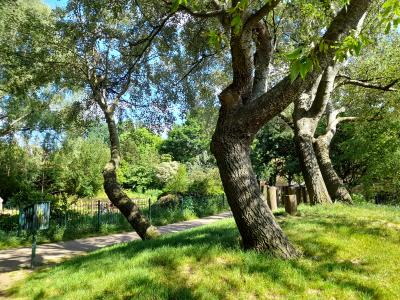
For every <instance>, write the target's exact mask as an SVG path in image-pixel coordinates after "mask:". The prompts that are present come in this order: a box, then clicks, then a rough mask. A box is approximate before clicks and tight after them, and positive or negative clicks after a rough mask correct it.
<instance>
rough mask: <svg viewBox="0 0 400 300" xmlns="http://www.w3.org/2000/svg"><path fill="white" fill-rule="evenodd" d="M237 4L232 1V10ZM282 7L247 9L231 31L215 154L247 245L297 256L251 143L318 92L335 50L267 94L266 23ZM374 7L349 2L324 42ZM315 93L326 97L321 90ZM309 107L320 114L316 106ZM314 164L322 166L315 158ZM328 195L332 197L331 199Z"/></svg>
mask: <svg viewBox="0 0 400 300" xmlns="http://www.w3.org/2000/svg"><path fill="white" fill-rule="evenodd" d="M237 3H238V1H232V6H235V5H236V4H237ZM278 3H279V1H267V3H266V4H265V5H263V6H262V7H261V9H259V10H258V11H256V12H253V11H251V10H250V9H246V10H245V11H243V13H242V16H241V17H242V21H243V27H242V28H241V30H240V32H235V33H233V32H227V35H230V50H231V57H232V71H233V80H232V83H231V84H230V85H229V86H227V87H226V88H225V89H224V90H223V91H222V92H221V94H220V95H219V100H220V103H221V109H220V112H219V118H218V123H217V127H216V129H215V132H214V135H213V139H212V143H211V151H212V153H213V154H214V156H215V158H216V160H217V164H218V168H219V170H220V174H221V179H222V183H223V185H224V189H225V192H226V195H227V199H228V202H229V205H230V207H231V209H232V212H233V216H234V218H235V221H236V224H237V226H238V229H239V232H240V234H241V236H242V240H243V246H244V247H245V248H246V249H256V250H258V251H266V252H270V253H271V254H273V255H276V256H279V257H283V258H294V257H297V256H298V255H299V253H298V251H297V250H296V249H295V248H294V247H293V245H292V244H291V243H290V242H289V241H288V239H287V238H286V236H285V235H284V233H283V232H282V230H281V228H280V227H279V225H278V224H277V223H276V221H275V219H274V217H273V215H272V213H271V211H270V209H269V208H268V205H267V204H266V202H264V201H263V199H262V195H261V191H260V188H259V186H258V183H257V180H256V176H255V174H254V172H253V169H252V166H251V161H250V155H249V154H250V144H251V142H252V141H253V139H254V137H255V135H256V133H257V132H258V131H259V130H260V128H261V127H262V126H263V125H264V124H265V123H266V122H268V121H269V120H271V119H272V118H273V117H275V116H276V115H278V114H279V113H281V112H282V111H283V110H284V109H285V108H286V107H287V106H288V105H289V104H290V103H292V102H293V101H294V100H296V99H298V98H299V97H300V95H301V94H302V93H303V92H304V91H310V90H313V91H314V88H315V82H316V81H318V82H319V81H321V78H322V74H321V73H322V72H321V70H323V72H324V71H325V70H326V69H327V68H328V67H330V66H331V65H332V64H333V61H334V56H335V50H334V49H333V47H331V48H329V50H328V51H327V52H324V53H322V52H320V51H319V49H318V47H316V49H314V51H315V53H316V59H317V60H318V61H319V65H320V68H314V70H313V71H311V72H310V73H309V74H308V76H307V78H306V79H305V80H302V79H300V78H298V79H296V80H295V81H294V82H292V81H291V79H290V76H287V77H285V78H284V79H282V80H281V81H280V82H278V83H277V84H275V85H274V86H273V87H272V88H271V89H270V90H268V91H267V86H268V85H267V80H268V78H267V77H268V66H269V62H270V61H271V57H272V53H273V46H272V37H271V35H270V31H269V30H268V25H267V24H266V23H264V22H263V20H262V19H263V18H264V17H265V16H266V15H268V13H269V12H270V11H271V10H272V9H273V8H274V7H275V6H276V5H277V4H278ZM370 3H371V1H370V0H352V1H350V4H349V5H348V6H347V7H346V8H343V9H342V10H341V11H340V12H339V13H338V14H337V16H336V17H335V18H334V20H333V21H332V23H331V24H330V26H329V27H328V28H327V30H326V33H325V34H324V36H323V39H324V40H325V42H327V43H329V44H331V43H332V44H333V43H335V41H338V40H340V39H342V38H343V37H344V36H346V35H347V34H348V33H349V31H350V30H351V29H355V28H356V26H357V23H358V20H359V19H360V18H361V17H362V15H363V14H364V12H365V11H366V10H367V8H368V6H369V5H370ZM203 15H204V16H205V14H203ZM230 18H231V15H230V14H225V15H224V16H223V17H220V20H221V22H222V23H223V24H222V25H223V27H224V28H231V26H230V24H231V23H230V22H231V19H230ZM254 49H255V51H254ZM324 82H325V81H324ZM315 92H319V93H323V91H322V89H321V90H319V89H317V88H315ZM307 109H311V111H312V112H313V113H314V111H315V107H314V106H312V107H311V108H310V107H307ZM309 119H310V118H309ZM299 136H300V137H305V138H306V137H307V136H303V132H299ZM312 137H313V135H312ZM312 142H313V141H312V139H311V140H310V139H305V140H304V143H302V146H303V145H304V146H305V147H307V148H306V149H310V150H311V151H313V144H312ZM314 158H315V157H314ZM305 162H306V163H307V162H308V161H307V160H305ZM313 162H315V165H316V166H318V162H317V161H316V158H315V160H314V161H313ZM321 178H322V175H321ZM326 194H327V195H328V193H326ZM327 197H328V199H329V195H328V196H327Z"/></svg>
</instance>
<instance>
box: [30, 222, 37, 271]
mask: <svg viewBox="0 0 400 300" xmlns="http://www.w3.org/2000/svg"><path fill="white" fill-rule="evenodd" d="M35 256H36V230H33V232H32V254H31V269H33V268H34V266H35V263H34V261H35Z"/></svg>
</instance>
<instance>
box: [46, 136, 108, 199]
mask: <svg viewBox="0 0 400 300" xmlns="http://www.w3.org/2000/svg"><path fill="white" fill-rule="evenodd" d="M108 157H109V150H108V147H107V145H105V144H104V143H103V141H101V140H99V139H97V138H92V137H89V138H87V139H83V138H80V137H78V138H71V139H67V140H66V142H65V144H64V145H63V147H62V148H61V149H60V150H59V151H57V152H56V153H55V154H54V157H53V159H52V163H53V164H54V165H53V167H52V169H51V172H52V173H51V177H52V180H53V182H54V184H53V187H52V188H53V189H54V191H53V192H63V193H66V194H68V195H75V196H78V197H93V196H94V195H96V194H97V192H98V191H100V190H101V189H102V185H103V178H102V173H101V172H102V169H103V166H104V165H105V164H106V162H107V161H108Z"/></svg>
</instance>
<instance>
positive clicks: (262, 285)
mask: <svg viewBox="0 0 400 300" xmlns="http://www.w3.org/2000/svg"><path fill="white" fill-rule="evenodd" d="M278 215H279V216H278V219H279V222H280V223H281V225H282V227H283V228H284V230H285V232H286V233H287V234H288V235H289V237H290V239H291V240H292V241H293V242H294V243H295V244H296V246H297V247H298V248H299V249H301V250H302V252H303V257H302V258H301V259H298V260H295V261H284V260H281V259H277V258H272V257H269V256H268V255H265V254H260V253H256V252H253V251H247V252H244V251H242V250H241V249H240V247H239V237H238V233H237V230H236V227H235V225H234V222H233V220H226V221H221V222H219V223H216V224H213V225H210V226H205V227H200V228H197V229H194V230H190V231H186V232H182V233H177V234H172V235H167V236H163V237H161V238H159V239H157V240H153V241H145V242H141V241H138V242H132V243H128V244H122V245H117V246H114V247H110V248H106V249H103V250H100V251H97V252H93V253H91V254H89V255H87V256H85V257H78V258H75V259H72V260H69V261H66V262H64V263H62V264H60V265H57V266H54V267H51V268H48V269H44V270H41V271H38V272H35V273H33V274H32V275H31V276H29V277H28V278H27V279H25V280H24V281H23V282H20V283H19V284H18V285H16V286H14V287H13V288H12V289H11V290H10V291H9V294H7V296H9V297H11V298H19V299H20V298H22V299H43V298H51V299H400V280H399V277H398V276H399V264H398V260H399V257H400V210H399V209H395V208H388V207H378V206H374V205H362V206H357V207H347V206H342V205H334V206H329V207H325V206H320V207H304V206H302V207H301V209H300V216H295V217H291V216H285V215H284V214H282V213H279V214H278Z"/></svg>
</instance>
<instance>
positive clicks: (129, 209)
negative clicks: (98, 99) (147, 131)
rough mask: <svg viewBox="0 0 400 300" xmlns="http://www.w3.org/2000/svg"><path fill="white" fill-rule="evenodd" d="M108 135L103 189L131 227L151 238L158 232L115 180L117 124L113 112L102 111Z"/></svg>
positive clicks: (118, 159)
mask: <svg viewBox="0 0 400 300" xmlns="http://www.w3.org/2000/svg"><path fill="white" fill-rule="evenodd" d="M104 114H105V117H106V121H107V126H108V132H109V135H110V150H111V160H110V161H109V162H108V163H107V164H106V166H105V167H104V170H103V177H104V190H105V192H106V194H107V196H108V198H109V199H110V201H111V202H112V203H113V204H114V205H115V206H116V207H117V208H118V209H119V210H120V211H121V213H122V214H123V215H124V216H125V218H126V219H127V220H128V222H129V224H130V225H131V226H132V228H133V229H134V230H135V231H136V232H137V234H138V235H139V236H140V237H141V238H142V239H151V238H153V237H155V236H157V235H158V234H159V233H158V231H157V229H156V228H155V227H154V226H151V224H150V223H149V221H148V220H147V219H146V218H145V217H144V216H143V214H142V213H141V211H140V209H139V207H138V206H137V205H136V203H135V202H134V201H132V199H130V198H129V197H128V196H127V195H126V193H125V192H124V191H123V190H122V188H121V186H120V185H119V184H118V180H117V173H116V171H117V168H118V165H119V161H120V146H119V136H118V130H117V125H116V123H115V120H114V117H113V114H112V113H110V112H107V111H105V112H104Z"/></svg>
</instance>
